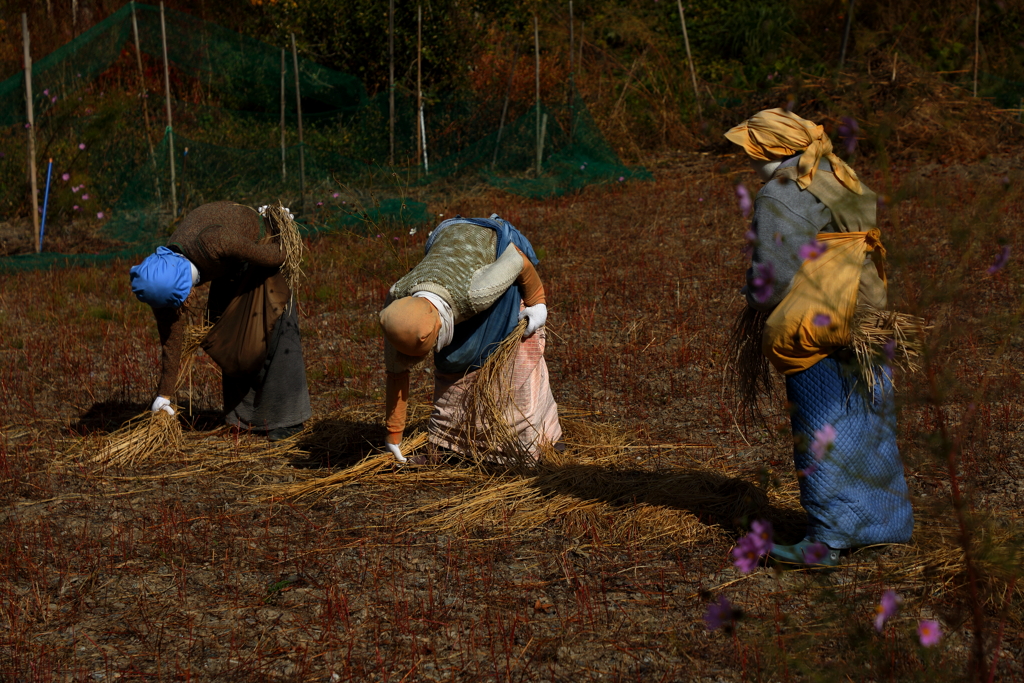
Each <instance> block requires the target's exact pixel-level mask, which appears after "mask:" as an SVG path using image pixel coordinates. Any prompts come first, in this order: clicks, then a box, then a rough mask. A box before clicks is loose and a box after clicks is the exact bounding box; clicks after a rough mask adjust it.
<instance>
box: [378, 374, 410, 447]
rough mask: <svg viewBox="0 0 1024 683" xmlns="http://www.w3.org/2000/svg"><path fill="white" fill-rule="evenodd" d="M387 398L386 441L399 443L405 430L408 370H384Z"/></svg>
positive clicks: (407, 404) (407, 403)
mask: <svg viewBox="0 0 1024 683" xmlns="http://www.w3.org/2000/svg"><path fill="white" fill-rule="evenodd" d="M384 374H385V375H387V398H386V407H385V416H384V426H385V428H386V429H387V430H388V435H387V442H388V443H401V442H402V432H404V431H405V417H406V410H407V409H408V406H409V371H408V370H406V371H405V372H386V373H384Z"/></svg>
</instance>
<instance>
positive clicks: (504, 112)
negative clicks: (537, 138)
mask: <svg viewBox="0 0 1024 683" xmlns="http://www.w3.org/2000/svg"><path fill="white" fill-rule="evenodd" d="M517 64H519V45H516V50H515V53H514V54H513V55H512V68H511V69H509V72H508V87H507V88H505V104H504V105H502V107H501V119H500V120H499V121H498V138H497V139H496V140H495V141H494V159H493V160H492V161H491V170H492V171H493V170H494V167H495V166H497V165H498V147H499V146H500V145H501V131H502V129H504V128H505V117H506V116H508V102H509V99H510V98H511V97H512V80H513V78H514V77H515V75H516V65H517Z"/></svg>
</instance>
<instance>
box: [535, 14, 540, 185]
mask: <svg viewBox="0 0 1024 683" xmlns="http://www.w3.org/2000/svg"><path fill="white" fill-rule="evenodd" d="M533 58H534V59H533V63H534V76H535V81H536V84H537V175H540V154H541V152H540V29H538V28H537V15H536V14H534V15H533Z"/></svg>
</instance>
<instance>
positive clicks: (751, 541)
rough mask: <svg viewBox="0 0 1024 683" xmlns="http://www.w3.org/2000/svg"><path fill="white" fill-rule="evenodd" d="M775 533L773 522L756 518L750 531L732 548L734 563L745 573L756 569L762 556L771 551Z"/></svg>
mask: <svg viewBox="0 0 1024 683" xmlns="http://www.w3.org/2000/svg"><path fill="white" fill-rule="evenodd" d="M773 535H774V532H773V530H772V523H771V522H768V521H765V520H760V519H758V520H754V521H753V522H752V523H751V525H750V533H749V534H747V535H746V536H744V537H743V538H741V539H740V540H739V541H738V542H737V543H736V547H735V548H733V549H732V556H733V564H734V565H736V566H737V567H738V568H739V570H740V571H741V572H743V573H744V574H749V573H750V572H752V571H754V569H756V568H757V565H758V563H759V562H760V560H761V556H762V555H764V554H765V553H768V552H769V551H771V549H772V538H773Z"/></svg>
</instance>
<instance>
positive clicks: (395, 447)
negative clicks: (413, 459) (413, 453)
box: [384, 441, 409, 465]
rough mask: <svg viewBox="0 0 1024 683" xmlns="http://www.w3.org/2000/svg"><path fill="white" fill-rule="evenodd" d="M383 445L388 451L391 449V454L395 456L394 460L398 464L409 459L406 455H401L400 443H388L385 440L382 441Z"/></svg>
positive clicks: (402, 463)
mask: <svg viewBox="0 0 1024 683" xmlns="http://www.w3.org/2000/svg"><path fill="white" fill-rule="evenodd" d="M384 446H385V447H386V448H387V449H388V450H389V451H391V455H393V456H395V462H396V463H398V464H399V465H404V464H405V463H407V462H409V459H408V458H407V457H405V456H404V455H402V446H401V444H397V443H388V442H386V441H385V442H384Z"/></svg>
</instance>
